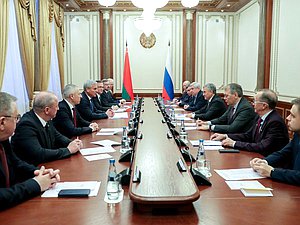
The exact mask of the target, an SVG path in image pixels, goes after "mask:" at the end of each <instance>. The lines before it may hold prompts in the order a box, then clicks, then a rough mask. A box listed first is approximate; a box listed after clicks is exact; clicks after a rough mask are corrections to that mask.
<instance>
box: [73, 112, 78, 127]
mask: <svg viewBox="0 0 300 225" xmlns="http://www.w3.org/2000/svg"><path fill="white" fill-rule="evenodd" d="M72 111H73V122H74V126H75V127H77V115H76V109H75V108H72Z"/></svg>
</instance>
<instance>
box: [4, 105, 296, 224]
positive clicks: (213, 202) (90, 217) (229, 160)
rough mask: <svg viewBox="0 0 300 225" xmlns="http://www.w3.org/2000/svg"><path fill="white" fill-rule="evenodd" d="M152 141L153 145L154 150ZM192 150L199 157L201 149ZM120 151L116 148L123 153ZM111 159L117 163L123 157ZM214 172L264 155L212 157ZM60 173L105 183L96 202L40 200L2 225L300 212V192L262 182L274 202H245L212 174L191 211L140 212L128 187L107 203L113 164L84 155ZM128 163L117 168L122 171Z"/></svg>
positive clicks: (243, 220)
mask: <svg viewBox="0 0 300 225" xmlns="http://www.w3.org/2000/svg"><path fill="white" fill-rule="evenodd" d="M145 107H146V108H147V106H145ZM98 122H99V124H100V126H101V127H103V128H106V127H122V126H126V125H127V122H128V120H126V119H121V120H101V121H98ZM188 135H189V139H190V140H195V139H199V138H204V139H206V138H208V137H209V135H210V134H209V132H200V131H188ZM121 136H122V135H121V134H118V135H114V136H97V135H96V134H95V133H93V134H88V135H84V136H81V137H80V138H81V139H82V140H83V143H84V147H92V146H95V145H93V144H91V143H90V142H91V141H96V140H103V139H111V140H115V141H120V140H121ZM155 144H156V142H155V141H153V143H152V145H153V146H155ZM190 147H191V153H192V154H193V155H194V156H195V154H196V150H197V149H196V148H193V147H192V146H190ZM119 148H120V147H116V149H117V150H119ZM111 155H112V156H113V157H114V158H115V159H118V158H119V156H120V152H119V151H116V152H115V153H111ZM206 156H207V159H208V160H210V161H211V167H212V169H229V168H244V167H249V161H250V159H252V158H253V157H257V156H259V154H256V153H251V152H246V151H241V152H240V153H238V154H229V153H226V154H220V153H219V152H218V151H207V153H206ZM45 165H46V167H52V168H59V169H60V170H61V179H62V181H92V180H98V181H101V187H100V190H99V193H98V195H97V196H96V197H89V198H87V199H75V198H71V199H58V198H41V197H39V196H38V197H35V198H33V199H31V200H29V201H27V202H24V203H22V204H20V205H18V206H16V207H13V208H11V209H8V210H5V211H3V212H0V224H1V225H2V224H3V225H10V224H14V225H15V224H49V225H50V224H52V225H53V224H57V225H60V224H72V225H77V224H78V225H93V224H122V225H123V224H124V225H126V224H143V225H147V224H297V223H298V222H299V215H298V209H299V207H300V188H299V187H297V186H293V185H288V184H283V183H279V182H276V181H272V180H271V179H261V180H259V181H260V182H261V183H262V184H263V185H264V186H266V187H270V188H273V189H274V190H273V195H274V196H273V197H260V198H255V197H254V198H246V197H244V196H243V194H242V193H241V192H240V191H232V190H230V189H229V187H228V186H227V185H226V183H225V181H224V179H223V178H221V177H220V176H219V175H218V174H216V173H215V172H213V171H212V177H211V178H210V181H211V182H212V186H211V187H210V186H199V187H198V188H199V191H200V198H199V199H198V200H197V201H195V202H193V203H192V204H191V207H190V209H189V210H185V211H180V210H179V211H176V210H174V211H170V210H166V211H164V210H160V211H153V212H141V211H140V210H139V209H138V208H137V207H136V205H135V203H134V202H133V201H132V200H131V199H130V196H129V187H128V186H123V189H124V200H123V201H122V202H121V203H119V204H115V205H109V204H107V203H105V202H104V200H103V199H104V196H105V191H106V180H107V173H108V161H107V160H99V161H93V162H88V161H87V160H86V159H84V158H83V156H82V155H81V154H76V155H73V156H72V157H70V158H67V159H63V160H58V161H55V162H50V163H46V164H45ZM128 166H129V163H118V162H117V163H116V167H117V170H118V171H121V170H123V169H125V168H127V167H128Z"/></svg>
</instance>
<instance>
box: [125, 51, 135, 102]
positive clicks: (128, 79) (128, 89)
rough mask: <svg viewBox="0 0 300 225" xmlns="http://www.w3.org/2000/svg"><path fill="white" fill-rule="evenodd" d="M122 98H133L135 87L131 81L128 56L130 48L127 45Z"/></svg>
mask: <svg viewBox="0 0 300 225" xmlns="http://www.w3.org/2000/svg"><path fill="white" fill-rule="evenodd" d="M122 98H123V99H126V100H133V99H134V96H133V89H132V81H131V72H130V63H129V56H128V48H127V47H126V53H125V63H124V73H123V88H122Z"/></svg>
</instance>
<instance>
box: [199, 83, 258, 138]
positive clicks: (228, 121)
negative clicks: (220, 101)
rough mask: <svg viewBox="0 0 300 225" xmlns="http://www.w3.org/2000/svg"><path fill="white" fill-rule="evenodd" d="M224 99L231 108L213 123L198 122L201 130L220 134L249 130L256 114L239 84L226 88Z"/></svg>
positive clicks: (212, 121) (229, 85) (232, 84)
mask: <svg viewBox="0 0 300 225" xmlns="http://www.w3.org/2000/svg"><path fill="white" fill-rule="evenodd" d="M224 99H225V102H226V104H227V105H228V106H229V107H228V108H227V110H226V112H225V113H224V114H223V115H222V116H221V117H219V118H217V119H213V120H211V121H202V120H200V121H198V122H197V123H198V125H199V127H198V129H199V130H211V131H213V132H218V133H240V132H246V131H247V130H249V129H250V128H251V126H252V124H253V121H254V120H255V119H256V116H257V115H256V113H255V112H254V109H253V107H252V106H251V104H250V103H249V102H248V100H247V99H246V98H244V97H243V89H242V87H241V86H240V85H239V84H236V83H231V84H228V85H227V86H226V87H225V94H224Z"/></svg>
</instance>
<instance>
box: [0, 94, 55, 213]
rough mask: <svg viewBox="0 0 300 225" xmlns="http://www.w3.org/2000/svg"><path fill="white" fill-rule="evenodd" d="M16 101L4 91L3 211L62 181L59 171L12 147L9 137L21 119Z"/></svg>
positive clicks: (0, 118) (0, 119)
mask: <svg viewBox="0 0 300 225" xmlns="http://www.w3.org/2000/svg"><path fill="white" fill-rule="evenodd" d="M16 100H17V99H16V98H15V97H14V96H11V95H10V94H7V93H5V92H0V210H4V209H7V208H9V207H12V206H14V205H16V204H19V203H21V202H23V201H25V200H27V199H29V198H32V197H34V196H37V195H39V194H40V193H41V192H42V191H45V190H47V189H48V188H50V187H52V186H53V185H54V184H55V183H56V182H58V181H59V180H60V177H59V170H53V169H45V167H44V166H42V167H41V168H40V169H38V168H36V167H35V166H33V165H30V164H27V163H26V162H24V161H22V160H20V159H19V158H18V157H17V156H16V155H15V153H14V152H13V151H12V150H11V147H10V143H9V137H10V136H11V135H12V134H13V132H14V130H15V128H16V122H18V120H19V119H20V115H18V110H17V104H16Z"/></svg>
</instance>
